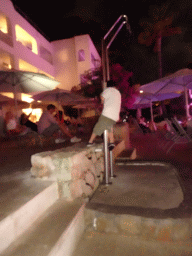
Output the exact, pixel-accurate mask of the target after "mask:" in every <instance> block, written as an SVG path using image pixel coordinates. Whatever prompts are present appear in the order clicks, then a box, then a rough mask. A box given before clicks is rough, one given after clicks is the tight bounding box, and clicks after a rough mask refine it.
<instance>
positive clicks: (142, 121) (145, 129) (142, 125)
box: [139, 116, 151, 133]
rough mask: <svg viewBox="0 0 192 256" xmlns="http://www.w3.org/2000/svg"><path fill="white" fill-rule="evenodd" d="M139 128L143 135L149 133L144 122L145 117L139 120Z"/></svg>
mask: <svg viewBox="0 0 192 256" xmlns="http://www.w3.org/2000/svg"><path fill="white" fill-rule="evenodd" d="M139 126H140V127H141V129H142V131H143V133H150V132H151V130H150V128H149V127H148V125H147V123H146V121H145V117H143V116H141V117H140V118H139Z"/></svg>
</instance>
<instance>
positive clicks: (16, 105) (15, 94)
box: [13, 86, 19, 119]
mask: <svg viewBox="0 0 192 256" xmlns="http://www.w3.org/2000/svg"><path fill="white" fill-rule="evenodd" d="M13 88H14V100H15V110H16V117H17V119H18V118H19V117H18V104H17V92H16V86H13Z"/></svg>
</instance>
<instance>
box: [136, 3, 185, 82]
mask: <svg viewBox="0 0 192 256" xmlns="http://www.w3.org/2000/svg"><path fill="white" fill-rule="evenodd" d="M169 6H170V4H169V3H168V4H164V5H162V6H160V7H158V6H155V7H154V9H153V10H152V15H151V17H150V18H149V19H148V20H144V21H142V22H141V24H140V25H141V26H142V27H143V29H144V31H143V32H141V33H140V34H139V36H138V42H139V43H140V44H145V45H146V46H150V45H152V44H155V47H154V51H155V52H157V54H158V62H159V78H161V77H162V56H161V42H162V38H163V37H165V36H172V35H176V34H180V33H181V29H180V27H172V22H173V18H174V14H173V13H170V12H169Z"/></svg>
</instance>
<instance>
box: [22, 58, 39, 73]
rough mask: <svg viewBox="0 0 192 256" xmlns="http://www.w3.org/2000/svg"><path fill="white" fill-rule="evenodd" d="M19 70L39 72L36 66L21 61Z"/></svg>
mask: <svg viewBox="0 0 192 256" xmlns="http://www.w3.org/2000/svg"><path fill="white" fill-rule="evenodd" d="M19 70H23V71H29V72H38V69H37V68H36V67H35V66H33V65H31V64H29V63H27V62H26V61H24V60H21V59H20V60H19Z"/></svg>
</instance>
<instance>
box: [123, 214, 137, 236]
mask: <svg viewBox="0 0 192 256" xmlns="http://www.w3.org/2000/svg"><path fill="white" fill-rule="evenodd" d="M119 218H120V219H119V228H120V230H121V231H123V232H126V233H129V234H131V235H139V234H140V232H141V217H137V216H129V215H121V216H120V217H119Z"/></svg>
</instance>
